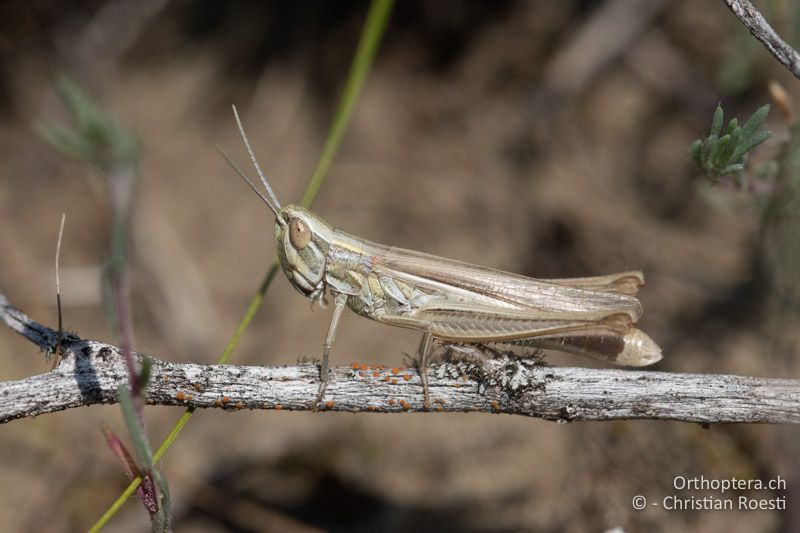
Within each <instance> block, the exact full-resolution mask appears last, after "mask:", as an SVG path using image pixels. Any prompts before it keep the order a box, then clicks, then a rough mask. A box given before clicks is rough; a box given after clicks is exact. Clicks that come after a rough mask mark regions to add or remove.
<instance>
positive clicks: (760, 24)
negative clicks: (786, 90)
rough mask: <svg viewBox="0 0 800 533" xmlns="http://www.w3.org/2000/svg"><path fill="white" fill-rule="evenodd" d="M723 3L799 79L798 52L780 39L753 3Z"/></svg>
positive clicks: (739, 0)
mask: <svg viewBox="0 0 800 533" xmlns="http://www.w3.org/2000/svg"><path fill="white" fill-rule="evenodd" d="M725 4H726V5H727V6H728V8H729V9H730V10H731V11H732V12H733V14H734V15H736V17H737V18H738V19H739V20H740V21H741V22H742V24H744V25H745V27H746V28H747V29H748V30H750V33H752V34H753V37H755V38H756V39H758V40H759V41H761V44H763V45H764V47H765V48H766V49H767V50H769V53H771V54H772V55H773V56H774V57H775V59H777V60H778V61H780V63H781V64H782V65H783V66H784V67H786V68H787V69H788V70H789V71H790V72H791V73H792V74H794V77H795V78H797V79H800V53H798V52H797V50H795V49H794V48H792V47H791V46H789V44H787V43H786V42H785V41H784V40H783V39H781V37H780V35H778V33H777V32H776V31H775V30H773V29H772V26H770V25H769V22H767V20H766V19H765V18H764V16H763V15H762V14H761V13H760V12H759V11H758V10H757V9H756V8H755V7H754V6H753V4H751V3H750V2H749V1H748V0H725Z"/></svg>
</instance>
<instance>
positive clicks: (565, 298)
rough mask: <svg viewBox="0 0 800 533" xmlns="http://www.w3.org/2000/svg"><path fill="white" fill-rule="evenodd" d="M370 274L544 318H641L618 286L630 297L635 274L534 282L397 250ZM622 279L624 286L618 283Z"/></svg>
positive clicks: (456, 299)
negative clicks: (617, 315) (554, 315)
mask: <svg viewBox="0 0 800 533" xmlns="http://www.w3.org/2000/svg"><path fill="white" fill-rule="evenodd" d="M372 271H373V272H374V273H377V274H383V275H386V276H389V277H391V278H394V279H400V280H403V281H405V282H406V283H408V284H410V285H412V286H416V287H418V288H420V289H421V290H423V291H426V292H431V293H438V294H446V295H447V299H448V300H451V301H453V302H460V303H477V304H483V305H484V306H486V307H501V308H510V309H520V310H523V309H524V310H531V311H539V312H544V313H567V314H573V313H574V314H578V315H581V314H586V313H588V314H589V315H591V316H592V317H593V318H594V319H596V317H597V315H596V314H595V313H601V314H605V315H609V314H615V313H626V314H628V315H629V316H630V318H631V320H633V321H634V322H635V321H636V320H637V319H638V318H639V316H641V314H642V306H641V304H640V303H639V300H637V299H636V298H635V297H633V296H630V294H629V293H626V292H623V290H622V289H619V287H620V286H622V287H627V288H626V289H625V290H628V291H629V290H630V287H633V286H636V285H637V283H638V280H641V279H642V278H641V274H639V273H635V272H634V273H625V274H622V275H613V276H601V277H597V278H574V279H571V280H569V279H564V280H553V281H548V280H538V279H534V278H529V277H526V276H521V275H519V274H512V273H509V272H502V271H500V270H494V269H491V268H487V267H482V266H477V265H471V264H468V263H463V262H461V261H455V260H452V259H445V258H441V257H436V256H433V255H428V254H423V253H420V252H415V251H412V250H404V249H400V248H390V249H389V250H388V251H387V252H386V253H385V254H383V255H382V256H380V257H378V258H376V260H375V261H374V263H373V267H372ZM621 279H624V280H628V281H625V282H620V281H619V280H621Z"/></svg>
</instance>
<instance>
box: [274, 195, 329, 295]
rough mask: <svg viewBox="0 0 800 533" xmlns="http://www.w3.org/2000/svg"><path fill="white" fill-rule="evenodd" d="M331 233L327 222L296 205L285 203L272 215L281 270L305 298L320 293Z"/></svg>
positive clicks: (323, 282) (323, 286) (323, 283)
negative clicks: (273, 216) (275, 214)
mask: <svg viewBox="0 0 800 533" xmlns="http://www.w3.org/2000/svg"><path fill="white" fill-rule="evenodd" d="M333 232H334V229H333V228H332V227H331V226H330V225H329V224H328V223H327V222H325V221H324V220H322V219H321V218H319V217H318V216H317V215H315V214H314V213H312V212H311V211H309V210H307V209H305V208H303V207H300V206H299V205H287V206H285V207H284V208H283V209H281V210H280V211H279V212H278V214H277V216H276V218H275V244H276V246H277V248H278V259H279V260H280V262H281V266H282V267H283V272H284V273H285V274H286V277H288V278H289V281H291V282H292V285H293V286H294V288H295V289H297V290H298V291H300V293H301V294H303V295H304V296H306V297H309V298H312V299H315V300H316V299H320V298H322V296H323V292H324V290H325V260H326V258H327V257H328V248H329V247H330V243H331V240H332V239H333Z"/></svg>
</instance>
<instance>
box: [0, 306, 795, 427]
mask: <svg viewBox="0 0 800 533" xmlns="http://www.w3.org/2000/svg"><path fill="white" fill-rule="evenodd" d="M0 320H3V321H4V322H6V324H8V325H9V326H10V327H11V328H12V329H13V330H15V331H18V332H20V333H21V334H23V335H25V336H26V337H28V338H29V339H31V340H32V341H33V342H34V343H36V344H37V345H39V346H40V347H47V346H48V342H52V340H53V338H54V332H52V330H50V329H49V328H46V327H44V326H41V325H40V324H37V323H36V322H35V321H33V320H32V319H30V318H28V317H26V316H25V315H24V314H23V313H21V312H20V311H18V310H16V309H14V308H13V307H12V306H10V304H8V301H7V300H6V299H5V297H4V296H3V295H2V294H1V293H0ZM32 331H34V332H40V333H37V334H31V333H30V332H32ZM48 332H49V333H48ZM63 345H64V356H63V357H62V360H61V364H60V365H59V366H58V368H56V369H55V370H53V371H51V372H48V373H46V374H42V375H38V376H33V377H30V378H26V379H22V380H18V381H8V382H4V383H0V423H4V422H8V421H10V420H14V419H17V418H26V417H32V416H37V415H40V414H44V413H50V412H54V411H59V410H63V409H70V408H75V407H82V406H87V405H93V404H111V403H116V402H117V401H118V392H117V391H118V386H119V384H120V383H124V380H125V379H126V378H127V371H126V365H125V362H124V361H123V356H122V352H121V350H120V348H118V347H116V346H113V345H109V344H105V343H102V342H97V341H91V340H84V339H80V338H78V337H76V336H74V335H72V336H65V339H64V342H63ZM135 357H136V359H137V360H139V359H140V356H139V355H138V354H135ZM429 372H430V373H429V377H428V379H429V385H430V389H431V398H432V400H433V408H434V410H437V411H462V412H463V411H466V412H471V411H480V412H490V413H507V414H517V415H523V416H532V417H540V418H544V419H547V420H556V421H575V420H615V419H669V420H681V421H686V422H701V423H713V422H749V423H793V424H800V380H792V379H766V378H754V377H748V376H732V375H714V374H675V373H666V372H652V371H627V370H598V369H588V368H554V367H546V366H540V365H537V364H535V363H534V362H532V361H528V360H517V359H505V358H503V359H494V360H488V361H486V362H485V363H483V364H477V365H476V364H471V363H442V364H439V365H432V366H431V368H430V371H429ZM318 378H319V370H318V368H317V366H316V365H313V364H305V365H298V366H290V367H253V366H235V365H198V364H189V363H169V362H166V361H162V360H157V359H153V367H152V379H151V381H150V384H149V386H148V389H147V394H146V401H147V403H149V404H151V405H172V406H181V407H191V408H195V407H216V408H222V409H226V410H231V411H236V410H239V409H245V408H246V409H288V410H298V411H305V410H310V409H311V403H312V400H313V399H314V396H315V392H316V390H317V386H318V381H317V380H318ZM326 400H327V402H326V405H325V410H334V411H359V412H381V413H401V412H405V411H416V410H419V409H420V408H421V406H422V400H423V397H422V386H421V382H420V379H419V375H418V374H417V373H416V371H410V370H409V371H400V372H398V373H394V372H392V370H388V369H379V368H369V369H362V368H361V367H359V368H353V367H340V368H334V369H332V371H331V378H330V383H329V386H328V394H327V395H326Z"/></svg>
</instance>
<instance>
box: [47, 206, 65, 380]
mask: <svg viewBox="0 0 800 533" xmlns="http://www.w3.org/2000/svg"><path fill="white" fill-rule="evenodd" d="M66 219H67V214H66V213H61V226H59V228H58V243H56V308H57V309H58V341H57V342H56V349H55V353H54V355H53V365H52V366H51V367H50V370H54V369H55V368H56V367H57V366H58V361H59V359H60V358H61V339H62V338H63V337H64V323H63V321H62V314H61V276H60V275H59V271H58V264H59V260H60V259H61V238H62V237H63V236H64V221H65V220H66Z"/></svg>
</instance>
